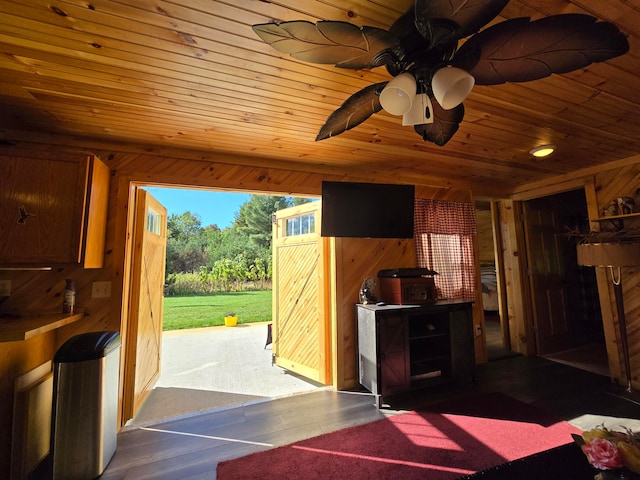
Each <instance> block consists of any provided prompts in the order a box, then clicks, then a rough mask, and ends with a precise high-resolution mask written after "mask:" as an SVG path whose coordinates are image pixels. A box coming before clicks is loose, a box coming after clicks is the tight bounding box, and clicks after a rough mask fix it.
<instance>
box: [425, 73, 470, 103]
mask: <svg viewBox="0 0 640 480" xmlns="http://www.w3.org/2000/svg"><path fill="white" fill-rule="evenodd" d="M475 83H476V81H475V78H473V76H471V75H470V74H469V73H468V72H465V71H464V70H462V69H460V68H456V67H444V68H441V69H440V70H438V71H437V72H436V73H435V74H434V75H433V78H432V79H431V88H432V90H433V96H434V97H436V100H437V101H438V103H439V104H440V106H441V107H442V108H444V109H445V110H451V109H452V108H455V107H457V106H458V105H460V104H461V103H462V102H463V101H464V99H465V98H467V95H469V93H471V90H472V89H473V86H474V85H475Z"/></svg>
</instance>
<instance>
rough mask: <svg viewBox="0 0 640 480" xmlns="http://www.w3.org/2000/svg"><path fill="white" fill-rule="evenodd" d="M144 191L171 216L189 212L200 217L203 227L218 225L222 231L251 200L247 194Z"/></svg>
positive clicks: (165, 190) (166, 190)
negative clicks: (245, 203) (243, 205)
mask: <svg viewBox="0 0 640 480" xmlns="http://www.w3.org/2000/svg"><path fill="white" fill-rule="evenodd" d="M144 189H145V190H146V191H147V192H149V193H150V194H151V195H152V196H153V197H154V198H155V199H156V200H158V201H159V202H160V203H161V204H162V205H164V206H165V207H166V208H167V213H168V214H169V215H173V214H176V215H180V214H182V213H184V212H186V211H189V212H191V213H193V214H197V215H199V216H200V220H202V226H203V227H207V226H209V225H211V224H216V225H218V227H220V228H221V229H222V228H226V227H229V226H231V224H232V223H233V220H234V218H235V214H236V213H237V212H238V211H240V205H242V204H243V203H244V202H246V201H247V200H249V198H251V195H250V194H247V193H232V192H213V191H209V190H185V189H181V188H155V187H153V188H152V187H144Z"/></svg>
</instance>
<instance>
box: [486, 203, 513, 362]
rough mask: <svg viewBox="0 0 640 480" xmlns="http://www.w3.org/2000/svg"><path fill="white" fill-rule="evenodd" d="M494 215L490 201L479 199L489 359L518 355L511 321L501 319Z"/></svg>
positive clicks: (494, 359) (495, 220)
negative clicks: (511, 339) (512, 341)
mask: <svg viewBox="0 0 640 480" xmlns="http://www.w3.org/2000/svg"><path fill="white" fill-rule="evenodd" d="M496 222H497V219H495V218H494V211H493V210H492V206H491V202H490V201H477V202H476V243H477V248H478V262H479V263H480V280H481V288H482V308H483V314H484V327H485V348H486V352H487V360H488V361H489V362H492V361H496V360H501V359H504V358H509V357H513V356H516V355H518V353H516V352H514V351H513V350H511V348H510V345H509V331H508V322H507V321H506V320H505V319H503V318H501V311H500V296H499V288H498V278H497V272H498V262H499V259H498V258H496V251H497V249H496V245H497V243H498V239H496V238H495V235H494V225H495V224H496Z"/></svg>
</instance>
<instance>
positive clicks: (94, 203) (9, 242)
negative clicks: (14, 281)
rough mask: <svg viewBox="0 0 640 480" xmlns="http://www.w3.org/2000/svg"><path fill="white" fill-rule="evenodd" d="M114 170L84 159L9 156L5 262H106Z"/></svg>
mask: <svg viewBox="0 0 640 480" xmlns="http://www.w3.org/2000/svg"><path fill="white" fill-rule="evenodd" d="M109 177H110V174H109V169H108V167H107V166H106V165H105V164H104V163H103V162H101V161H100V160H99V159H98V158H96V157H93V156H90V157H88V158H87V159H86V160H84V161H80V162H71V161H62V160H60V161H58V160H39V159H29V158H22V157H20V158H17V157H9V158H5V159H3V161H2V175H0V232H2V233H1V234H0V266H16V265H26V266H33V265H37V266H47V265H52V264H61V263H78V264H82V265H83V266H84V267H85V268H100V267H102V264H103V258H104V245H105V233H106V219H107V203H108V197H109Z"/></svg>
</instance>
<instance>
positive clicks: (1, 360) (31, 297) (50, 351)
mask: <svg viewBox="0 0 640 480" xmlns="http://www.w3.org/2000/svg"><path fill="white" fill-rule="evenodd" d="M87 153H88V152H86V151H83V150H82V149H77V148H72V147H62V146H58V147H54V146H46V145H36V144H20V145H16V146H9V147H7V146H5V147H3V150H2V151H0V162H1V157H2V155H14V156H16V155H17V156H24V157H25V158H68V159H75V160H77V161H81V160H83V159H84V158H85V157H86V154H87ZM90 153H93V154H95V155H97V156H99V157H100V158H101V159H102V160H103V161H104V162H105V163H106V164H107V165H108V166H109V168H110V170H111V175H112V178H111V187H110V193H109V214H108V225H107V238H106V250H105V264H104V267H103V268H101V269H91V270H85V269H82V268H80V267H79V266H76V265H58V266H54V268H53V269H52V270H51V271H44V272H34V271H0V279H10V280H11V281H12V294H11V296H10V297H9V298H8V299H7V300H6V301H5V302H4V303H3V304H2V305H0V313H22V314H24V313H25V312H32V313H46V312H56V311H58V310H59V309H61V308H62V292H63V289H64V285H65V281H64V279H65V278H73V279H74V280H75V282H76V285H77V288H78V294H77V305H78V308H83V309H84V310H85V311H86V314H87V316H86V318H85V319H84V320H82V321H80V322H77V323H75V324H71V325H68V326H66V327H63V328H61V329H59V330H57V331H55V332H50V333H48V334H45V335H41V336H39V337H37V338H35V339H32V340H29V341H26V342H11V343H3V344H0V404H1V405H2V409H3V412H2V413H3V415H2V416H1V418H0V449H1V450H2V451H10V446H11V438H10V437H11V433H10V432H11V425H10V418H11V415H10V413H11V411H12V409H13V397H12V395H13V381H14V379H15V378H16V377H17V376H19V375H21V374H23V373H25V372H26V371H28V370H30V369H32V368H34V367H36V366H37V365H40V364H41V363H43V362H45V361H47V360H51V359H52V358H53V355H54V354H55V351H56V350H57V349H58V348H59V347H60V346H61V345H62V343H63V342H64V341H65V340H67V339H68V338H70V337H72V336H74V335H77V334H80V333H84V332H89V331H96V330H120V332H121V334H122V335H123V345H124V344H125V342H126V325H124V323H123V322H121V318H122V309H123V304H124V303H125V300H126V299H125V294H124V293H123V292H125V291H126V289H127V287H126V285H127V283H126V277H127V275H126V272H125V271H124V270H123V268H124V258H125V250H126V249H125V246H126V241H127V231H128V230H127V209H128V201H129V186H130V185H131V184H138V185H173V186H185V187H189V188H206V189H216V190H229V191H248V192H252V193H268V194H282V195H290V194H297V195H309V196H318V195H319V194H320V193H321V181H322V180H341V181H372V180H373V179H371V178H367V176H366V172H363V173H364V175H359V173H358V171H355V172H354V175H353V176H348V177H345V176H344V175H341V176H336V177H335V178H327V177H326V176H325V177H322V176H321V175H319V174H316V173H312V172H297V171H290V170H284V169H277V168H267V167H259V166H253V167H243V166H239V165H231V164H222V163H212V162H211V161H210V159H206V160H199V159H195V158H184V157H183V158H181V159H179V160H177V159H175V158H169V157H165V156H162V155H157V154H151V153H149V154H140V153H118V152H113V151H108V152H107V151H105V152H96V151H93V152H90ZM416 194H417V195H418V196H420V197H423V198H437V199H445V200H447V199H448V200H454V201H471V194H470V192H468V191H459V190H453V189H449V188H442V189H441V188H434V187H426V186H419V185H418V186H417V189H416ZM363 242H365V243H363V244H361V243H360V242H358V241H354V242H353V243H351V244H350V245H348V246H347V247H346V248H344V249H343V250H342V251H341V253H340V262H342V268H341V274H340V278H339V279H338V280H337V285H338V291H339V293H338V295H339V297H340V298H339V301H338V302H337V307H336V308H337V310H339V311H340V316H339V317H338V318H339V319H340V328H339V329H338V331H337V332H335V339H336V340H335V341H336V343H337V352H338V356H337V358H338V362H343V363H342V365H341V366H340V368H338V371H339V372H343V373H341V376H340V378H339V379H337V380H336V384H337V385H339V386H340V388H348V387H349V386H353V385H355V384H356V383H357V376H356V367H355V360H356V357H355V324H354V308H353V305H354V304H355V303H356V302H357V299H358V289H359V287H360V285H361V282H362V280H363V279H364V277H365V276H367V275H375V274H376V273H377V271H378V270H380V269H382V268H396V267H413V266H415V252H414V249H413V242H412V241H398V240H395V241H393V240H391V241H386V240H381V241H371V240H369V241H367V240H363ZM363 252H365V254H363ZM95 281H111V282H112V296H111V298H110V299H91V286H92V283H93V282H95ZM480 315H481V312H480ZM0 321H1V320H0ZM478 346H479V347H480V348H481V347H482V345H480V344H479V345H478ZM122 353H123V354H124V349H123V351H122ZM122 363H124V362H122ZM5 413H6V414H5ZM8 470H9V459H7V458H6V457H5V456H0V477H8V475H9V471H8Z"/></svg>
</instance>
